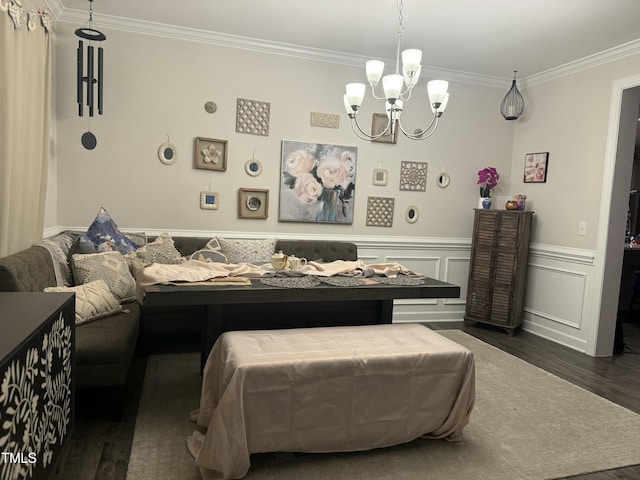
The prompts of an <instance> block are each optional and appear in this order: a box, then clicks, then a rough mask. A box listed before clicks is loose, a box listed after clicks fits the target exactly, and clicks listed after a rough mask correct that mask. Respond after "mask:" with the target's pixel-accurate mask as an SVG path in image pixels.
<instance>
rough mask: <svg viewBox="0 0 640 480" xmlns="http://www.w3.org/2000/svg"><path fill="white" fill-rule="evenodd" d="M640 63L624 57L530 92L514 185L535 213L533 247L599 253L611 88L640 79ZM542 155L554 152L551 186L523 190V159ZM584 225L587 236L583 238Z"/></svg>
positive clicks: (516, 149) (518, 135) (518, 133)
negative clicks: (625, 80)
mask: <svg viewBox="0 0 640 480" xmlns="http://www.w3.org/2000/svg"><path fill="white" fill-rule="evenodd" d="M639 60H640V59H639V56H638V55H635V56H630V57H626V58H624V59H621V60H617V61H613V62H609V63H607V64H604V65H601V66H598V67H594V68H590V69H588V70H583V71H580V72H577V73H574V74H571V75H567V76H564V77H561V78H558V79H555V80H553V81H550V82H546V83H542V84H540V85H537V86H533V87H530V88H527V89H526V96H527V112H526V113H527V114H526V116H525V117H523V118H522V119H521V120H520V121H518V123H517V124H516V129H515V135H514V146H513V158H514V164H513V169H512V173H511V181H512V182H513V183H514V184H516V183H518V182H520V185H521V188H520V189H521V190H522V192H523V193H524V194H526V195H527V202H528V204H529V205H530V206H531V208H532V210H535V212H536V217H535V218H536V226H535V228H534V230H533V242H539V243H544V244H549V245H557V246H566V247H573V248H583V249H595V248H596V241H597V236H598V221H599V215H600V201H601V193H602V175H603V171H604V169H603V165H604V157H605V147H606V142H607V127H608V122H609V106H610V102H611V93H612V86H613V82H614V81H615V80H617V79H620V78H624V77H627V76H630V75H636V74H638V73H640V67H638V65H639ZM541 151H542V152H550V155H549V170H548V176H547V182H546V183H544V184H523V183H522V170H523V165H524V156H525V153H527V152H541ZM629 162H630V163H631V162H633V158H632V157H630V158H629ZM629 180H631V179H629ZM625 214H626V212H625ZM583 221H584V222H587V234H586V235H585V236H579V235H578V224H579V222H583Z"/></svg>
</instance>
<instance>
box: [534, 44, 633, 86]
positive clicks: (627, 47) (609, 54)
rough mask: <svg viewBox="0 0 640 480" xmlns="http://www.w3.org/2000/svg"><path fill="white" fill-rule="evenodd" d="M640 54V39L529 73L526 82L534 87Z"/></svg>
mask: <svg viewBox="0 0 640 480" xmlns="http://www.w3.org/2000/svg"><path fill="white" fill-rule="evenodd" d="M638 54H640V39H638V40H633V41H631V42H628V43H624V44H622V45H618V46H617V47H613V48H610V49H608V50H603V51H602V52H598V53H594V54H593V55H589V56H586V57H583V58H580V59H578V60H575V61H573V62H569V63H566V64H564V65H560V66H559V67H555V68H551V69H549V70H545V71H544V72H540V73H536V74H533V75H529V76H528V77H526V83H527V86H530V87H532V86H534V85H539V84H542V83H546V82H550V81H551V80H556V79H558V78H562V77H566V76H567V75H572V74H574V73H578V72H581V71H583V70H588V69H590V68H594V67H597V66H600V65H603V64H605V63H609V62H613V61H616V60H620V59H623V58H625V57H629V56H631V55H638Z"/></svg>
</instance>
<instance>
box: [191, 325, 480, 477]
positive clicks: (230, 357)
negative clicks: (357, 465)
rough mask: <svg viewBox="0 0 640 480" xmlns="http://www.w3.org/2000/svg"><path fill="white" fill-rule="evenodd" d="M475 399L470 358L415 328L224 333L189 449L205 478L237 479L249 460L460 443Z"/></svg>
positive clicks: (207, 376)
mask: <svg viewBox="0 0 640 480" xmlns="http://www.w3.org/2000/svg"><path fill="white" fill-rule="evenodd" d="M474 399H475V367H474V360H473V354H472V353H471V352H470V351H469V350H467V349H466V348H465V347H462V346H460V345H458V344H456V343H454V342H452V341H451V340H449V339H447V338H445V337H442V336H441V335H439V334H437V333H435V332H433V331H431V330H429V329H428V328H426V327H424V326H422V325H418V324H392V325H372V326H357V327H326V328H308V329H306V328H305V329H289V330H271V331H236V332H227V333H224V334H223V335H222V336H221V337H220V338H219V339H218V341H217V342H216V344H215V346H214V348H213V350H212V351H211V354H210V356H209V358H208V360H207V364H206V366H205V369H204V375H203V385H202V392H201V398H200V408H199V411H198V412H197V413H194V416H196V415H197V422H198V426H199V427H201V428H202V429H205V433H204V434H202V433H200V432H199V431H196V432H194V434H193V435H192V436H190V437H189V438H188V439H187V446H188V449H189V451H190V453H191V454H192V455H193V456H194V458H195V459H196V464H197V465H198V467H199V468H200V471H201V473H202V477H203V478H205V479H207V478H221V477H222V478H225V479H228V478H241V477H243V476H244V475H246V473H247V472H248V470H249V466H250V463H249V456H250V454H251V453H258V452H274V451H289V452H316V453H320V452H344V451H357V450H368V449H373V448H379V447H386V446H390V445H396V444H399V443H404V442H409V441H411V440H414V439H416V438H418V437H420V436H425V435H426V436H430V437H434V438H444V437H446V438H448V439H451V440H458V439H461V438H462V432H463V429H464V427H465V425H467V423H468V421H469V416H470V414H471V410H472V408H473V404H474ZM220 476H221V477H220Z"/></svg>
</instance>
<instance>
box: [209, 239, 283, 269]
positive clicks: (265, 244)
mask: <svg viewBox="0 0 640 480" xmlns="http://www.w3.org/2000/svg"><path fill="white" fill-rule="evenodd" d="M218 240H219V241H220V246H221V247H222V253H223V254H224V255H225V256H226V257H227V258H228V259H229V263H251V264H254V265H262V264H264V263H269V262H271V257H272V256H273V254H274V252H275V248H276V240H275V239H265V240H253V239H228V238H218Z"/></svg>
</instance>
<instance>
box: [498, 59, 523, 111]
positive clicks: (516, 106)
mask: <svg viewBox="0 0 640 480" xmlns="http://www.w3.org/2000/svg"><path fill="white" fill-rule="evenodd" d="M517 73H518V72H517V70H514V71H513V82H511V88H510V89H509V91H508V92H507V94H506V95H505V96H504V98H503V99H502V103H500V113H502V116H503V117H504V119H505V120H517V119H518V117H519V116H520V115H522V112H523V111H524V98H522V94H521V93H520V92H519V91H518V87H517V86H516V74H517Z"/></svg>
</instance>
